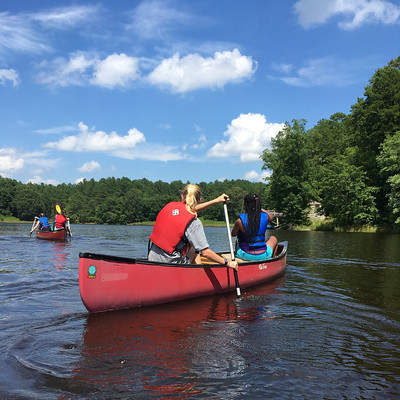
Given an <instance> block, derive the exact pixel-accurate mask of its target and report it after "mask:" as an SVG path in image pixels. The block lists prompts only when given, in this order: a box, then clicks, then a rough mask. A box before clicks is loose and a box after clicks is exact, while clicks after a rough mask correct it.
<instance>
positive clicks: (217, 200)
mask: <svg viewBox="0 0 400 400" xmlns="http://www.w3.org/2000/svg"><path fill="white" fill-rule="evenodd" d="M229 200H230V198H229V196H228V195H227V194H225V193H222V194H221V195H220V196H218V197H216V198H215V199H212V200H209V201H205V202H204V203H199V204H197V206H196V207H195V209H196V212H201V211H204V210H205V209H207V208H208V207H210V206H212V205H213V204H217V203H223V202H224V201H229Z"/></svg>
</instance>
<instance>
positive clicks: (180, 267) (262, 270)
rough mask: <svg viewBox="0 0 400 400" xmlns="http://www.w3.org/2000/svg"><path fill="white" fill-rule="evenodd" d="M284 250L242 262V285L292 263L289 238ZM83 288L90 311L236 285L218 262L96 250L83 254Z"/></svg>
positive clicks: (276, 274) (268, 276)
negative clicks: (156, 259)
mask: <svg viewBox="0 0 400 400" xmlns="http://www.w3.org/2000/svg"><path fill="white" fill-rule="evenodd" d="M278 246H279V254H278V256H276V257H274V258H272V259H268V260H264V261H257V262H256V263H254V262H243V263H239V270H238V277H239V283H240V287H241V289H246V288H248V287H252V286H255V285H258V284H261V283H264V282H268V281H271V280H273V279H275V278H277V277H279V276H280V275H282V274H283V273H284V271H285V268H286V252H287V242H282V243H279V245H278ZM79 289H80V294H81V298H82V302H83V304H84V305H85V307H86V308H87V310H88V311H90V312H101V311H109V310H118V309H124V308H132V307H145V306H150V305H155V304H163V303H169V302H175V301H181V300H185V299H189V298H194V297H201V296H208V295H215V294H220V293H226V292H230V291H235V290H236V286H235V278H234V274H233V270H232V269H230V268H227V267H225V266H220V265H216V264H210V265H188V264H167V263H155V262H150V261H148V260H145V259H130V258H123V257H114V256H107V255H101V254H93V253H80V254H79Z"/></svg>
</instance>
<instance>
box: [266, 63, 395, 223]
mask: <svg viewBox="0 0 400 400" xmlns="http://www.w3.org/2000/svg"><path fill="white" fill-rule="evenodd" d="M305 124H306V121H305V120H293V121H292V123H286V124H285V127H284V129H283V130H282V131H281V132H279V133H278V135H277V136H276V137H275V138H274V139H273V140H272V146H271V149H265V150H264V152H263V154H262V156H261V158H262V160H263V162H264V164H263V169H268V170H272V175H271V177H270V179H269V191H270V200H271V204H270V205H271V206H272V207H275V208H277V209H279V210H283V211H285V212H286V215H287V217H288V219H289V220H290V221H291V222H292V223H304V222H306V219H307V213H306V212H305V210H307V208H308V207H309V204H310V201H311V200H314V201H318V202H319V203H320V205H321V207H320V209H319V211H320V213H321V214H324V215H325V216H327V217H330V220H331V221H332V224H333V225H335V226H341V227H344V226H353V227H357V226H361V225H373V226H378V227H385V226H389V227H390V228H395V229H400V57H398V58H397V59H395V60H392V61H390V62H389V64H388V65H387V66H385V67H383V68H380V69H378V70H377V71H376V72H375V74H374V75H373V76H372V78H371V79H370V80H369V85H367V86H366V87H365V92H364V97H363V98H358V100H357V102H356V104H354V105H353V106H352V107H351V112H350V113H349V114H348V115H346V114H343V113H336V114H333V115H332V116H331V117H330V118H329V119H323V120H320V121H319V122H318V123H317V124H316V125H315V126H314V127H313V128H311V129H309V130H306V129H305Z"/></svg>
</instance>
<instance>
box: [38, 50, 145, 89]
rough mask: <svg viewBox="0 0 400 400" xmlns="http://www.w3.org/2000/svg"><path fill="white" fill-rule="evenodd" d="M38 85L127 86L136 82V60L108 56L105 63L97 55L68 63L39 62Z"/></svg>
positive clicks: (82, 55) (79, 54) (59, 60)
mask: <svg viewBox="0 0 400 400" xmlns="http://www.w3.org/2000/svg"><path fill="white" fill-rule="evenodd" d="M38 67H39V68H41V72H40V73H39V75H38V80H39V82H40V83H43V84H47V85H50V86H70V85H76V86H85V85H89V84H91V85H96V86H101V87H106V88H110V89H111V88H114V87H117V86H120V87H124V86H127V85H128V84H129V83H130V82H131V81H133V80H135V79H138V77H139V67H138V60H137V59H136V58H134V57H129V56H127V55H126V54H123V53H122V54H111V55H110V56H108V57H106V58H105V59H104V60H101V59H99V57H98V56H97V55H96V54H90V53H84V52H77V53H74V54H73V55H71V57H70V58H69V60H66V59H64V58H57V59H55V60H53V61H52V62H50V63H49V62H46V61H44V62H42V63H41V64H40V65H39V66H38Z"/></svg>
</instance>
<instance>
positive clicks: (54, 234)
mask: <svg viewBox="0 0 400 400" xmlns="http://www.w3.org/2000/svg"><path fill="white" fill-rule="evenodd" d="M36 237H37V238H38V239H45V240H65V239H66V238H67V231H66V230H65V229H60V230H59V231H36Z"/></svg>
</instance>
